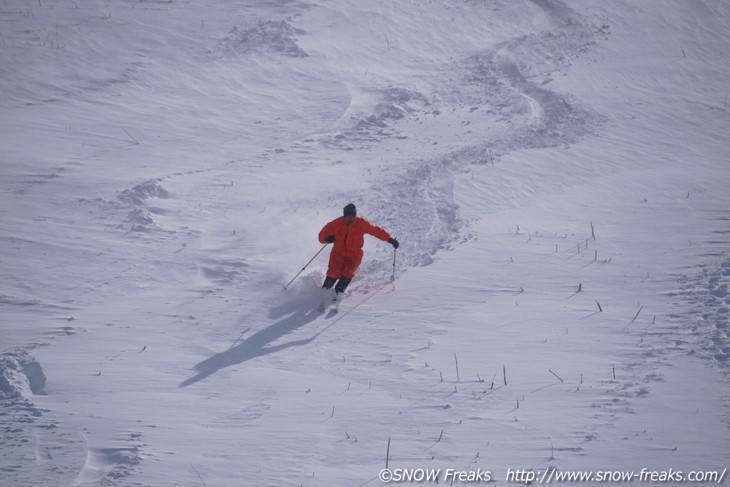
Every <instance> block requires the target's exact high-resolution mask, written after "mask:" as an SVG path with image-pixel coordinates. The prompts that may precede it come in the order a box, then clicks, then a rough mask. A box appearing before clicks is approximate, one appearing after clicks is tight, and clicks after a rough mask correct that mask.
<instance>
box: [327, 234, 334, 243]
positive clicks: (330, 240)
mask: <svg viewBox="0 0 730 487" xmlns="http://www.w3.org/2000/svg"><path fill="white" fill-rule="evenodd" d="M324 242H325V243H335V236H334V235H329V236H328V237H327V238H325V239H324Z"/></svg>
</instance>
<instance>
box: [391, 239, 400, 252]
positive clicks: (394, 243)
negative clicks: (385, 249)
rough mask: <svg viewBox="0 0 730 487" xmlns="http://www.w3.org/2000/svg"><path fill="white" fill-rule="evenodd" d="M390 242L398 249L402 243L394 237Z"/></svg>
mask: <svg viewBox="0 0 730 487" xmlns="http://www.w3.org/2000/svg"><path fill="white" fill-rule="evenodd" d="M388 243H389V244H390V245H392V246H393V248H395V249H397V248H398V246H399V245H400V244H399V243H398V241H397V240H396V239H394V238H391V239H390V240H388Z"/></svg>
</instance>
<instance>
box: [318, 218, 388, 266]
mask: <svg viewBox="0 0 730 487" xmlns="http://www.w3.org/2000/svg"><path fill="white" fill-rule="evenodd" d="M365 234H368V235H372V236H373V237H376V238H379V239H380V240H382V241H384V242H387V241H388V240H390V234H389V233H388V232H386V231H385V230H383V229H382V228H380V227H378V226H375V225H373V224H372V223H370V222H369V221H367V220H366V219H364V218H360V217H356V218H355V221H354V222H352V223H351V224H350V225H348V224H347V220H346V219H345V217H344V216H341V217H339V218H336V219H334V220H332V221H331V222H329V223H328V224H327V225H325V226H324V228H322V230H321V231H320V232H319V242H320V243H325V241H324V240H325V239H326V238H327V237H328V236H330V235H334V236H335V243H334V244H333V248H332V252H336V253H339V254H342V255H345V256H348V257H355V256H357V255H360V254H361V253H362V246H363V245H364V244H365Z"/></svg>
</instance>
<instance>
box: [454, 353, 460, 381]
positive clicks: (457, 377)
mask: <svg viewBox="0 0 730 487" xmlns="http://www.w3.org/2000/svg"><path fill="white" fill-rule="evenodd" d="M454 363H455V364H456V382H461V380H460V378H459V359H458V358H457V357H456V352H454Z"/></svg>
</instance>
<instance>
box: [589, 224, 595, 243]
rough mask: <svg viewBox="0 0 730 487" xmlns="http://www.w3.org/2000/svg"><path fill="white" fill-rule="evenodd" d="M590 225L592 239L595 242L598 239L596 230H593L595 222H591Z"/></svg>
mask: <svg viewBox="0 0 730 487" xmlns="http://www.w3.org/2000/svg"><path fill="white" fill-rule="evenodd" d="M590 224H591V238H592V239H593V240H595V239H596V230H595V229H594V228H593V222H590Z"/></svg>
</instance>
